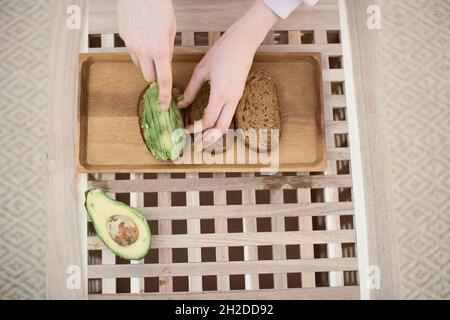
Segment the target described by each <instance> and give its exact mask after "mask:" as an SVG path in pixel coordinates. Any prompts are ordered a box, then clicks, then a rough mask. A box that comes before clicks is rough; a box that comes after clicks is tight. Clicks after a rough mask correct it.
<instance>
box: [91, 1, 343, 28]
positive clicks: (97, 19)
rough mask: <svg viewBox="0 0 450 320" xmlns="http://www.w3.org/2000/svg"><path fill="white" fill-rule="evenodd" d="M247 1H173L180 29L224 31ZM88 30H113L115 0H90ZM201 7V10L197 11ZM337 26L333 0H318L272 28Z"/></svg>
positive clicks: (337, 15)
mask: <svg viewBox="0 0 450 320" xmlns="http://www.w3.org/2000/svg"><path fill="white" fill-rule="evenodd" d="M251 3H252V1H251V0H229V1H211V0H174V1H173V5H174V9H175V15H176V19H177V30H178V31H180V32H186V31H189V32H194V31H224V30H226V29H227V28H228V27H229V26H231V25H232V24H233V23H234V22H235V21H236V20H237V19H239V18H240V17H241V16H242V15H243V14H244V13H245V11H246V10H247V9H248V8H249V7H250V5H251ZM89 4H90V11H89V32H90V33H92V34H104V33H117V30H118V29H117V17H116V0H91V1H90V2H89ZM199 8H202V10H199ZM319 28H323V29H327V30H337V29H339V14H338V10H337V0H321V1H320V2H319V3H318V4H317V5H316V6H315V7H313V8H307V7H299V8H298V9H297V10H295V11H294V12H293V13H292V14H291V16H290V17H289V19H287V20H282V19H279V20H278V22H277V23H276V25H275V27H274V29H275V30H316V29H319Z"/></svg>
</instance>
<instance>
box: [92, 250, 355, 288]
mask: <svg viewBox="0 0 450 320" xmlns="http://www.w3.org/2000/svg"><path fill="white" fill-rule="evenodd" d="M357 263H358V261H357V259H356V258H340V259H339V258H335V259H296V260H286V261H283V260H272V261H228V262H208V263H169V264H163V263H161V264H147V265H142V264H139V265H135V264H122V265H103V266H101V265H96V266H89V278H92V279H105V278H130V277H140V278H144V277H155V276H157V277H158V276H167V277H176V276H184V275H186V274H189V275H191V276H201V275H223V274H229V273H230V271H232V272H233V273H235V274H246V273H248V274H250V273H252V274H259V273H266V272H267V271H268V270H270V272H275V273H280V274H286V273H288V272H327V271H331V270H334V271H338V270H339V271H347V270H355V269H356V268H357ZM256 289H257V288H256ZM275 289H280V288H275ZM200 291H201V290H200Z"/></svg>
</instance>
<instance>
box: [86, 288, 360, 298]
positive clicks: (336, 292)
mask: <svg viewBox="0 0 450 320" xmlns="http://www.w3.org/2000/svg"><path fill="white" fill-rule="evenodd" d="M359 298H360V294H359V288H358V287H341V288H337V287H336V288H308V289H288V290H252V291H239V290H233V291H225V292H219V291H216V292H213V291H212V292H202V293H177V292H175V293H170V294H161V293H159V294H151V293H149V294H140V295H136V294H115V295H100V294H93V295H89V299H91V300H127V299H131V300H224V299H226V300H230V299H232V300H236V299H237V300H241V299H246V300H357V299H359Z"/></svg>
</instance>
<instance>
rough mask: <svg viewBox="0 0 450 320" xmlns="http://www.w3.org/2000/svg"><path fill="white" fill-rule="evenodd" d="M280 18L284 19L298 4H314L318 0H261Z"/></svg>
mask: <svg viewBox="0 0 450 320" xmlns="http://www.w3.org/2000/svg"><path fill="white" fill-rule="evenodd" d="M263 1H264V3H265V4H266V6H268V7H269V8H270V9H272V11H273V12H275V13H276V14H277V15H278V16H279V17H280V18H282V19H286V18H287V17H288V16H289V15H290V14H291V12H292V11H294V10H295V9H296V8H297V7H298V6H299V5H300V4H304V5H307V6H314V5H315V4H316V3H317V2H319V0H263Z"/></svg>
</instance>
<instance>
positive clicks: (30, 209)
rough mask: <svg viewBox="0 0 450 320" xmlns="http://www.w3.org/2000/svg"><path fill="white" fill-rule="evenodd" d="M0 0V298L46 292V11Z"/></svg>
mask: <svg viewBox="0 0 450 320" xmlns="http://www.w3.org/2000/svg"><path fill="white" fill-rule="evenodd" d="M47 5H48V3H47V1H45V0H0V88H1V89H0V150H1V154H0V177H1V178H0V199H1V201H0V235H1V236H0V238H1V245H0V298H2V299H17V298H22V299H36V298H43V297H45V278H46V274H45V263H46V252H45V250H46V240H45V238H46V229H45V206H46V203H45V196H46V194H45V190H46V167H45V158H46V153H45V147H46V139H47V133H46V127H47V125H46V121H47V77H48V61H47V59H48V48H49V40H50V37H49V18H50V13H49V10H48V9H49V8H48V7H47Z"/></svg>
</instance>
